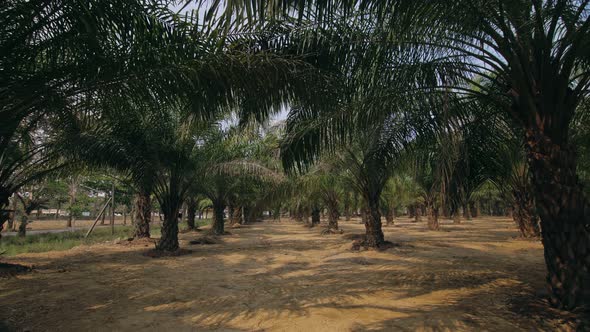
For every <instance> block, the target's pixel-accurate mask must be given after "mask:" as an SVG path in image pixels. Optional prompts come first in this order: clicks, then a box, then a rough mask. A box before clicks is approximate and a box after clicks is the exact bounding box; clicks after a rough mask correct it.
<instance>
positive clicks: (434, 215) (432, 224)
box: [426, 203, 440, 231]
mask: <svg viewBox="0 0 590 332" xmlns="http://www.w3.org/2000/svg"><path fill="white" fill-rule="evenodd" d="M426 206H427V207H426V210H427V212H428V213H427V214H428V217H427V218H428V219H427V222H428V229H429V230H431V231H438V230H440V224H439V223H438V208H436V207H434V205H433V204H432V203H429V204H427V205H426Z"/></svg>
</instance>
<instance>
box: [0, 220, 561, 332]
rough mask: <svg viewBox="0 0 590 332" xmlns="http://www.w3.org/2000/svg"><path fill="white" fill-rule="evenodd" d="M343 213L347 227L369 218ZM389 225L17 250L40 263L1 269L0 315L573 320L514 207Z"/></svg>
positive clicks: (481, 323) (109, 324)
mask: <svg viewBox="0 0 590 332" xmlns="http://www.w3.org/2000/svg"><path fill="white" fill-rule="evenodd" d="M341 225H342V227H343V228H344V230H345V232H346V233H345V235H346V234H351V233H360V232H362V229H363V226H362V225H359V224H358V222H356V221H355V222H342V223H341ZM385 231H386V238H387V239H388V240H391V241H393V242H395V243H399V244H401V246H400V247H397V248H394V249H390V250H387V251H385V252H375V251H363V252H351V251H349V250H348V248H350V244H351V241H350V240H348V239H347V238H346V236H342V235H331V236H320V235H319V233H320V230H319V229H308V228H304V227H303V226H301V225H299V224H295V223H291V222H282V223H261V224H255V225H251V226H245V227H243V228H240V229H234V230H231V232H232V233H233V234H232V235H230V236H227V237H225V238H224V239H223V241H224V242H223V243H222V244H214V245H190V244H188V240H191V239H194V238H196V237H198V236H199V234H197V233H189V234H183V235H182V236H181V239H182V240H183V241H182V246H183V247H184V248H188V249H191V250H193V252H192V254H190V255H187V256H181V257H172V258H160V259H152V258H149V257H145V256H143V255H142V254H141V253H142V252H144V251H145V250H146V248H145V247H143V246H126V245H117V244H103V245H94V246H85V247H78V248H74V249H72V250H69V251H65V252H53V253H44V254H26V255H20V256H17V257H15V258H11V259H10V262H12V263H21V264H34V265H35V267H36V271H35V272H33V273H29V274H25V275H20V276H18V277H13V278H9V279H4V280H0V306H1V307H2V308H1V310H0V321H3V322H4V323H3V324H4V328H7V327H12V328H16V329H17V330H22V329H26V330H31V331H41V330H54V331H55V330H59V331H89V330H93V331H95V330H98V331H112V330H118V331H120V330H128V331H130V330H138V329H142V330H153V331H164V330H169V331H172V330H174V331H194V330H223V331H232V330H236V331H238V330H247V331H252V330H272V331H361V330H389V331H395V330H399V331H416V330H417V331H447V330H448V331H458V330H469V331H472V330H477V331H481V330H488V331H518V330H522V331H530V330H547V331H549V330H555V329H556V328H564V329H565V326H564V325H563V324H562V319H560V318H559V317H560V314H559V313H557V312H555V311H553V310H550V309H547V308H546V305H545V302H543V301H541V300H539V299H538V296H535V292H536V291H537V290H539V289H542V288H543V279H544V264H543V252H542V248H541V245H540V243H538V242H531V241H526V240H520V239H515V238H514V237H515V236H516V235H517V233H516V231H515V229H514V227H513V225H512V223H511V222H509V221H508V220H492V219H481V220H477V221H474V222H469V223H464V224H461V225H450V224H445V225H444V231H441V232H431V231H426V229H425V224H424V223H419V224H413V223H409V222H400V221H398V222H397V225H396V226H393V227H385ZM561 317H562V316H561ZM1 329H2V326H0V330H1Z"/></svg>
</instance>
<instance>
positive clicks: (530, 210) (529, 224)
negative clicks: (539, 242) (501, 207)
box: [512, 190, 541, 238]
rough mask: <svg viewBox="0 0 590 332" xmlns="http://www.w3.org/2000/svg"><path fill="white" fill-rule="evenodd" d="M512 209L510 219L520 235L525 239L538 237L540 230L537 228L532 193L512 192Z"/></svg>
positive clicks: (537, 221)
mask: <svg viewBox="0 0 590 332" xmlns="http://www.w3.org/2000/svg"><path fill="white" fill-rule="evenodd" d="M512 195H513V197H514V208H513V209H512V219H513V220H514V222H515V223H516V225H517V226H518V230H519V231H520V235H521V236H522V237H525V238H532V237H539V236H540V235H541V229H540V228H539V218H538V216H537V214H536V212H535V201H534V200H533V197H532V193H531V192H529V191H528V190H525V191H521V190H514V191H513V192H512Z"/></svg>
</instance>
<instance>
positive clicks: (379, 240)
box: [364, 195, 385, 248]
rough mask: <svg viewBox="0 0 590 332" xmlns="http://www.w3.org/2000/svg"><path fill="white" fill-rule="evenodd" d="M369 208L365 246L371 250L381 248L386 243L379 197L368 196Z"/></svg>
mask: <svg viewBox="0 0 590 332" xmlns="http://www.w3.org/2000/svg"><path fill="white" fill-rule="evenodd" d="M367 206H368V209H367V212H366V215H367V217H366V220H365V243H364V244H365V246H367V247H370V248H379V247H380V246H381V245H383V244H384V243H385V236H384V235H383V229H382V228H381V212H380V210H379V197H378V195H367Z"/></svg>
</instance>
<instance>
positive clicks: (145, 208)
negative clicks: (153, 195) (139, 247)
mask: <svg viewBox="0 0 590 332" xmlns="http://www.w3.org/2000/svg"><path fill="white" fill-rule="evenodd" d="M133 205H134V208H133V210H134V212H135V216H134V217H133V221H132V223H133V226H134V227H133V228H134V230H133V237H134V238H136V239H140V238H149V237H150V222H151V221H152V202H151V199H150V195H149V194H147V193H137V194H136V195H135V200H134V202H133Z"/></svg>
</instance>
